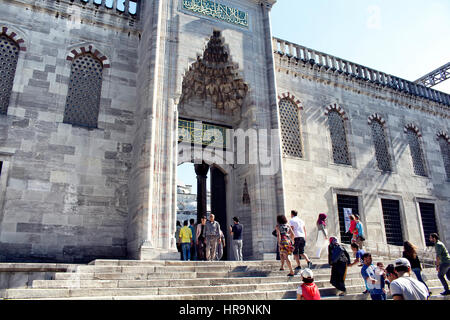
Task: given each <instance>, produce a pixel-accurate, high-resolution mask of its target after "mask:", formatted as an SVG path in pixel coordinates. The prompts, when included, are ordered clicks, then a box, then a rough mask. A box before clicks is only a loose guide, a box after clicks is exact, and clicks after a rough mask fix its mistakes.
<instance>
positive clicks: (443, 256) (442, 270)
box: [430, 233, 450, 296]
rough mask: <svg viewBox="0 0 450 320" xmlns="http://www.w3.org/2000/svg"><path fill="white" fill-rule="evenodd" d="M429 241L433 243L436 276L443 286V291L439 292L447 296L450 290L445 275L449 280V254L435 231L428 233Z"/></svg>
mask: <svg viewBox="0 0 450 320" xmlns="http://www.w3.org/2000/svg"><path fill="white" fill-rule="evenodd" d="M430 241H431V242H432V243H433V244H434V248H435V250H436V270H437V271H438V278H439V280H440V281H441V283H442V286H443V287H444V292H441V295H443V296H448V295H450V290H449V289H448V283H447V281H446V280H445V277H447V279H448V280H450V256H449V254H448V251H447V248H446V247H445V245H444V244H443V243H442V242H441V241H440V240H439V235H438V234H437V233H432V234H430Z"/></svg>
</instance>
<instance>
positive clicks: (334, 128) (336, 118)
mask: <svg viewBox="0 0 450 320" xmlns="http://www.w3.org/2000/svg"><path fill="white" fill-rule="evenodd" d="M328 126H329V128H330V136H331V144H332V148H333V159H334V163H336V164H347V165H351V162H350V155H349V152H348V145H347V137H346V134H345V124H344V119H343V118H342V116H341V115H340V114H339V113H338V112H337V111H335V110H332V111H330V113H329V114H328Z"/></svg>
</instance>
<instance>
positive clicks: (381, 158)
mask: <svg viewBox="0 0 450 320" xmlns="http://www.w3.org/2000/svg"><path fill="white" fill-rule="evenodd" d="M371 127H372V139H373V144H374V145H375V157H376V159H377V164H378V168H379V169H380V170H382V171H391V170H392V169H391V157H390V155H389V151H388V147H387V143H386V135H385V132H384V128H383V125H382V124H381V123H380V122H379V121H376V120H375V121H373V122H372V124H371Z"/></svg>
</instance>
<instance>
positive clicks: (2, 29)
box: [0, 25, 27, 51]
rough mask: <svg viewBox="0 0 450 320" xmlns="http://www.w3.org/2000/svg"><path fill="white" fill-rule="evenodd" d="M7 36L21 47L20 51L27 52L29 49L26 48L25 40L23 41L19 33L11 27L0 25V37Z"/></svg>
mask: <svg viewBox="0 0 450 320" xmlns="http://www.w3.org/2000/svg"><path fill="white" fill-rule="evenodd" d="M3 34H4V35H6V36H7V37H8V38H10V39H11V40H13V41H14V42H15V43H17V45H18V46H19V49H20V51H27V47H26V46H25V40H23V39H22V37H20V36H19V35H18V32H17V31H15V30H14V29H11V28H10V27H6V26H1V25H0V35H3Z"/></svg>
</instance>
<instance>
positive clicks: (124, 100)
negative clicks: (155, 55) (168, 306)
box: [0, 1, 138, 262]
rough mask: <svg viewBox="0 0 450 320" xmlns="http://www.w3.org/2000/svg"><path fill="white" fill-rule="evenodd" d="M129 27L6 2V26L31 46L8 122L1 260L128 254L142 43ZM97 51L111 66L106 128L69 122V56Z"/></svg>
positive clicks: (76, 11)
mask: <svg viewBox="0 0 450 320" xmlns="http://www.w3.org/2000/svg"><path fill="white" fill-rule="evenodd" d="M130 22H133V23H132V24H135V21H132V20H129V19H127V18H124V17H122V16H120V15H118V14H114V13H107V12H104V11H101V10H100V11H98V12H95V11H92V10H86V9H85V7H84V6H81V5H79V4H77V3H74V4H72V2H71V1H59V2H58V3H55V2H53V1H39V2H36V1H2V3H0V24H1V25H2V26H6V27H8V28H9V30H14V31H15V32H16V33H18V34H19V35H20V36H21V38H23V39H24V45H25V47H26V51H21V52H20V55H19V63H18V67H17V73H16V77H15V81H14V87H13V94H12V98H11V101H10V104H9V109H8V114H7V116H1V117H0V132H1V135H0V153H1V154H2V159H3V160H4V161H5V163H7V170H5V168H4V170H2V179H3V177H5V176H6V177H7V183H6V193H5V196H4V201H3V207H4V210H3V213H2V215H0V226H1V229H0V258H1V260H2V261H10V260H14V261H21V260H26V261H33V260H36V261H40V262H43V261H68V262H73V261H82V262H86V261H90V260H92V259H94V258H99V257H126V254H127V250H126V242H127V235H126V230H127V216H128V177H129V173H130V168H131V154H132V152H133V146H132V136H133V133H134V123H135V120H134V112H135V96H136V70H137V63H136V61H137V51H136V48H137V44H138V33H137V31H136V29H135V27H130ZM0 30H1V28H0ZM89 45H91V46H93V47H94V48H96V49H97V50H98V51H99V52H101V54H102V55H104V56H105V57H107V58H108V60H109V61H110V63H111V65H110V68H107V66H104V70H103V86H102V95H101V103H100V113H99V121H98V128H97V129H90V130H89V129H86V128H82V127H75V126H72V125H70V124H65V123H63V115H64V108H65V101H66V95H67V90H68V81H69V76H70V68H71V62H70V61H69V60H70V59H69V60H67V57H68V56H70V55H71V51H72V50H74V49H75V50H76V49H78V48H81V47H87V46H89ZM2 191H4V190H2Z"/></svg>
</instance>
